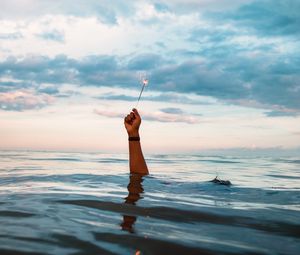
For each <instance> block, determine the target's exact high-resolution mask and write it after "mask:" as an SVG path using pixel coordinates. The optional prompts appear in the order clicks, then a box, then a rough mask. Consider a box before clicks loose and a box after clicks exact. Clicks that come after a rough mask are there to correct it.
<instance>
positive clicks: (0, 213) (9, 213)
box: [0, 211, 35, 254]
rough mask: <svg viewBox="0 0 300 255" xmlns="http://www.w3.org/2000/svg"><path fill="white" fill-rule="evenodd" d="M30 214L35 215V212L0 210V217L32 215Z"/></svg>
mask: <svg viewBox="0 0 300 255" xmlns="http://www.w3.org/2000/svg"><path fill="white" fill-rule="evenodd" d="M32 216H35V214H32V213H27V212H19V211H0V217H15V218H25V217H32ZM1 254H2V253H1Z"/></svg>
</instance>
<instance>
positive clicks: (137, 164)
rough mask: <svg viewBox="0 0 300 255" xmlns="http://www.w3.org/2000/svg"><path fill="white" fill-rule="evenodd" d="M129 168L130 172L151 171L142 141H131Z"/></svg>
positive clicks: (143, 172) (144, 173) (142, 172)
mask: <svg viewBox="0 0 300 255" xmlns="http://www.w3.org/2000/svg"><path fill="white" fill-rule="evenodd" d="M136 136H137V135H136ZM136 136H135V137H136ZM129 168H130V173H137V174H143V175H146V174H148V173H149V172H148V167H147V164H146V161H145V159H144V155H143V152H142V147H141V142H140V141H129Z"/></svg>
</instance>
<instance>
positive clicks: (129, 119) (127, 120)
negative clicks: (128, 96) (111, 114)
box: [125, 114, 131, 123]
mask: <svg viewBox="0 0 300 255" xmlns="http://www.w3.org/2000/svg"><path fill="white" fill-rule="evenodd" d="M125 121H126V122H127V123H129V122H131V118H130V115H129V114H128V115H127V116H126V117H125Z"/></svg>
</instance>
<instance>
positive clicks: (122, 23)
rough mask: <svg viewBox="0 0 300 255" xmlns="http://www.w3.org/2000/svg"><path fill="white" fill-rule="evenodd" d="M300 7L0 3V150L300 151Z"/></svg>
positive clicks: (248, 2) (175, 0)
mask: <svg viewBox="0 0 300 255" xmlns="http://www.w3.org/2000/svg"><path fill="white" fill-rule="evenodd" d="M299 10H300V1H298V0H259V1H253V0H172V1H171V0H161V1H158V0H157V1H154V0H139V1H121V0H114V1H111V0H110V1H108V0H103V1H99V0H78V1H71V0H61V1H52V0H42V1H41V0H1V8H0V149H34V150H64V151H102V152H126V150H127V134H126V131H125V129H124V125H123V118H124V116H125V115H127V113H128V112H129V111H130V110H131V109H132V108H133V107H136V103H137V98H138V95H139V92H140V90H141V83H140V77H141V76H147V78H148V79H149V85H148V86H147V87H146V89H145V91H144V94H143V96H142V99H141V101H140V103H139V105H138V107H137V108H138V110H139V111H140V113H141V115H142V119H143V122H142V126H141V131H140V133H141V141H142V144H143V147H144V150H147V151H148V152H153V153H155V152H157V153H160V152H170V153H171V152H197V151H201V150H256V151H263V150H271V151H272V150H299V151H300V149H299V148H300V29H299V27H300V11H299Z"/></svg>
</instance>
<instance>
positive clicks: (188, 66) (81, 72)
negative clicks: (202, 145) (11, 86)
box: [0, 55, 300, 111]
mask: <svg viewBox="0 0 300 255" xmlns="http://www.w3.org/2000/svg"><path fill="white" fill-rule="evenodd" d="M161 61H162V60H161ZM128 63H130V59H129V61H127V62H126V61H124V60H123V61H122V58H121V57H117V56H107V55H104V56H103V55H100V56H89V57H86V58H83V59H79V60H76V59H71V58H68V57H66V56H64V55H60V56H56V57H54V58H49V57H44V56H28V57H26V58H22V59H17V58H14V57H11V58H8V59H6V60H4V61H2V62H0V75H2V76H5V75H10V76H11V77H12V78H14V79H17V80H22V81H23V82H24V84H26V83H36V84H41V83H48V84H54V85H55V84H57V85H59V84H63V83H71V84H79V85H81V86H89V85H94V86H103V87H104V86H106V87H107V86H108V87H109V86H115V87H124V88H136V87H137V73H136V72H133V71H132V70H131V69H130V68H129V67H128V65H129V64H128ZM299 63H300V59H299V58H298V57H297V56H294V55H286V56H280V55H279V56H255V58H252V57H247V56H231V57H229V56H228V57H224V58H223V60H222V61H218V60H216V59H210V60H205V61H203V60H201V61H200V60H189V61H184V62H182V63H180V64H177V63H171V64H170V63H169V62H168V61H162V62H161V65H160V66H158V67H153V69H151V70H149V73H150V77H151V80H150V85H149V88H150V87H151V90H152V91H157V92H163V93H166V94H164V95H161V100H169V101H174V102H175V101H176V100H177V102H182V101H184V100H185V99H184V97H185V96H183V97H182V98H180V96H178V94H181V93H183V94H186V93H194V94H197V95H202V96H211V97H214V98H216V99H219V100H222V101H224V102H227V101H228V102H231V103H233V104H237V105H239V104H240V102H246V101H254V102H256V103H257V105H259V104H261V105H263V106H264V107H269V108H272V107H273V106H274V105H279V106H281V107H284V108H288V109H293V110H297V111H299V109H300V100H299V98H300V87H299V82H300V67H299V66H300V65H299ZM280 70H281V71H280ZM6 87H7V86H6ZM170 93H177V98H176V96H175V94H170ZM118 97H119V98H118ZM103 99H115V100H116V99H123V100H131V99H132V98H131V96H121V95H119V96H116V95H115V96H114V95H111V96H109V95H106V96H104V97H103ZM143 100H153V101H155V100H159V98H158V97H151V96H148V97H143Z"/></svg>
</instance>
